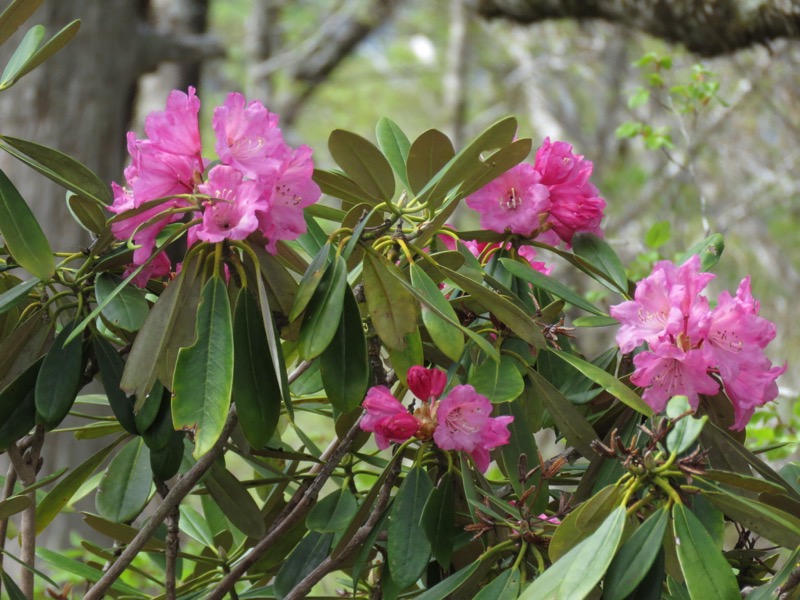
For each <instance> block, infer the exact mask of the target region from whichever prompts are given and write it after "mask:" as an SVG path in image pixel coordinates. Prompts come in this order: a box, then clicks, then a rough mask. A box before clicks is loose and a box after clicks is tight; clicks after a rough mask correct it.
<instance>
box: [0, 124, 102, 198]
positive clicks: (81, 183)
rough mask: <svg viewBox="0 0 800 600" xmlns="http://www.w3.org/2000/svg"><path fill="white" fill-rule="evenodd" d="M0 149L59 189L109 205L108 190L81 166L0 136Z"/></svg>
mask: <svg viewBox="0 0 800 600" xmlns="http://www.w3.org/2000/svg"><path fill="white" fill-rule="evenodd" d="M0 139H2V140H3V142H4V143H5V144H4V145H3V149H4V150H5V151H6V152H8V153H9V154H12V155H13V156H14V157H16V158H18V159H19V160H21V161H22V162H24V163H25V164H27V165H28V166H29V167H31V168H32V169H34V170H36V171H38V172H39V173H41V174H42V175H44V176H45V177H47V178H48V179H51V180H52V181H55V182H56V183H57V184H58V185H60V186H62V187H64V188H66V189H68V190H70V191H72V192H75V193H76V194H78V195H79V196H84V197H86V198H91V199H93V200H96V201H97V202H99V203H100V204H111V201H112V200H113V198H112V196H111V188H109V186H108V184H106V183H105V182H104V181H103V180H102V179H100V178H99V177H98V176H97V175H95V174H94V172H93V171H92V170H91V169H89V168H88V167H87V166H85V165H84V164H82V163H80V162H78V161H77V160H75V159H74V158H72V157H71V156H68V155H67V154H64V153H63V152H59V151H58V150H55V149H53V148H48V147H47V146H43V145H42V144H37V143H36V142H31V141H28V140H23V139H20V138H15V137H11V136H8V135H4V136H0Z"/></svg>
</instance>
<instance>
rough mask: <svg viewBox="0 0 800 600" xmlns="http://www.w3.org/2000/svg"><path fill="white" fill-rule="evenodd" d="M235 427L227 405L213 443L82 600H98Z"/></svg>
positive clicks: (207, 467) (172, 508) (233, 411)
mask: <svg viewBox="0 0 800 600" xmlns="http://www.w3.org/2000/svg"><path fill="white" fill-rule="evenodd" d="M235 425H236V409H235V408H234V407H233V406H231V409H230V412H229V413H228V420H227V421H226V422H225V427H224V428H223V430H222V434H221V435H220V437H219V439H218V440H217V443H216V444H214V446H213V447H212V448H211V450H209V451H208V452H207V453H206V454H204V455H203V456H202V457H201V458H200V460H198V461H197V462H196V463H195V465H194V466H193V467H192V468H191V469H189V471H187V472H186V475H184V476H183V477H181V478H180V479H179V480H178V481H177V482H176V483H175V485H174V486H173V487H172V489H171V490H170V492H169V494H167V497H166V498H164V501H163V502H162V503H161V505H160V506H159V507H158V509H157V510H156V512H155V514H153V516H152V517H150V520H148V521H147V522H146V523H145V524H144V525H143V526H142V528H141V530H139V533H137V534H136V537H135V538H133V539H132V540H131V543H130V544H128V547H127V548H125V551H124V552H123V553H122V554H120V556H119V558H118V559H117V560H116V561H114V564H112V565H111V567H109V569H108V571H106V572H105V574H104V575H103V576H102V577H101V578H100V579H99V580H98V581H97V583H95V584H94V585H93V586H92V587H91V588H90V589H89V591H88V592H86V595H85V596H84V597H83V600H100V599H101V598H102V597H103V595H104V594H105V593H106V591H107V590H108V588H110V587H111V585H112V584H113V583H114V582H115V581H116V580H117V579H118V578H119V576H120V575H122V573H123V572H124V571H125V569H127V568H128V565H130V564H131V562H132V561H133V559H134V558H136V556H137V555H138V554H139V552H141V550H142V548H144V545H145V544H146V543H147V540H149V539H150V538H151V537H152V536H153V534H154V533H155V532H156V530H157V529H158V527H159V526H160V525H161V523H162V522H163V521H164V519H166V518H167V517H168V516H169V515H170V514H172V511H173V510H174V509H175V507H177V506H178V505H179V504H180V503H181V501H182V500H183V499H184V498H185V497H186V496H187V495H188V494H189V492H191V491H192V489H193V488H194V486H195V484H196V483H197V482H198V481H199V480H200V478H201V477H202V476H203V475H204V474H205V472H206V471H208V470H209V469H210V468H211V466H212V465H213V464H214V462H215V461H216V460H217V458H219V456H220V455H221V454H222V452H223V450H224V449H225V443H226V442H227V441H228V436H229V435H230V433H231V430H232V429H233V427H234V426H235Z"/></svg>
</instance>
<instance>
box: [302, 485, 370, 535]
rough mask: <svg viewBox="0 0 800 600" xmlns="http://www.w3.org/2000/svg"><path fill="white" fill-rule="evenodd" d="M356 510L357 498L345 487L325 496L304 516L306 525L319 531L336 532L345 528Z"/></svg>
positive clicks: (312, 529)
mask: <svg viewBox="0 0 800 600" xmlns="http://www.w3.org/2000/svg"><path fill="white" fill-rule="evenodd" d="M357 511H358V500H356V497H355V496H354V495H353V493H352V492H351V491H350V490H348V489H347V488H346V487H343V488H341V489H339V490H336V491H335V492H332V493H330V494H328V495H327V496H325V497H324V498H323V499H322V500H320V501H319V502H317V503H316V504H315V505H314V506H313V507H312V508H311V510H310V511H309V512H308V516H306V527H308V528H309V529H310V530H311V531H319V532H320V533H337V532H339V531H344V530H345V529H346V528H347V525H348V523H350V520H351V519H352V518H353V517H354V516H355V514H356V512H357Z"/></svg>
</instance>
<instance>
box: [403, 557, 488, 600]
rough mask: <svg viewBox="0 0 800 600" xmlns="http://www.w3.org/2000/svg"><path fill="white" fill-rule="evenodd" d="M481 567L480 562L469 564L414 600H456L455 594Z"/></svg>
mask: <svg viewBox="0 0 800 600" xmlns="http://www.w3.org/2000/svg"><path fill="white" fill-rule="evenodd" d="M480 566H481V562H480V561H475V562H473V563H471V564H470V565H469V566H468V567H464V568H463V569H459V570H458V571H456V572H455V573H453V574H452V575H450V576H449V577H447V578H445V579H443V580H442V581H440V582H439V583H437V584H436V585H435V586H433V587H432V588H430V589H429V590H426V591H424V592H422V593H421V594H420V595H419V596H415V597H414V600H445V599H446V598H457V597H458V596H455V592H457V591H458V589H459V588H460V587H462V586H463V585H464V584H466V583H467V581H468V580H469V579H470V577H472V576H473V575H474V574H475V573H476V572H477V571H478V568H479V567H480Z"/></svg>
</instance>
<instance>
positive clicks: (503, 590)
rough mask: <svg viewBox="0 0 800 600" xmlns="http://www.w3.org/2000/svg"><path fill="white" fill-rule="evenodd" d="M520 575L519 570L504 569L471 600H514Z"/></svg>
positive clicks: (517, 591)
mask: <svg viewBox="0 0 800 600" xmlns="http://www.w3.org/2000/svg"><path fill="white" fill-rule="evenodd" d="M521 582H522V575H521V574H520V572H519V569H517V568H513V569H506V570H505V571H503V572H502V573H500V575H498V576H497V577H495V578H494V579H493V580H492V582H491V583H490V584H489V585H487V586H486V587H485V588H483V589H482V590H481V591H480V592H478V593H477V594H476V595H475V597H474V598H473V599H472V600H516V598H517V597H518V596H519V586H520V583H521Z"/></svg>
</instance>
